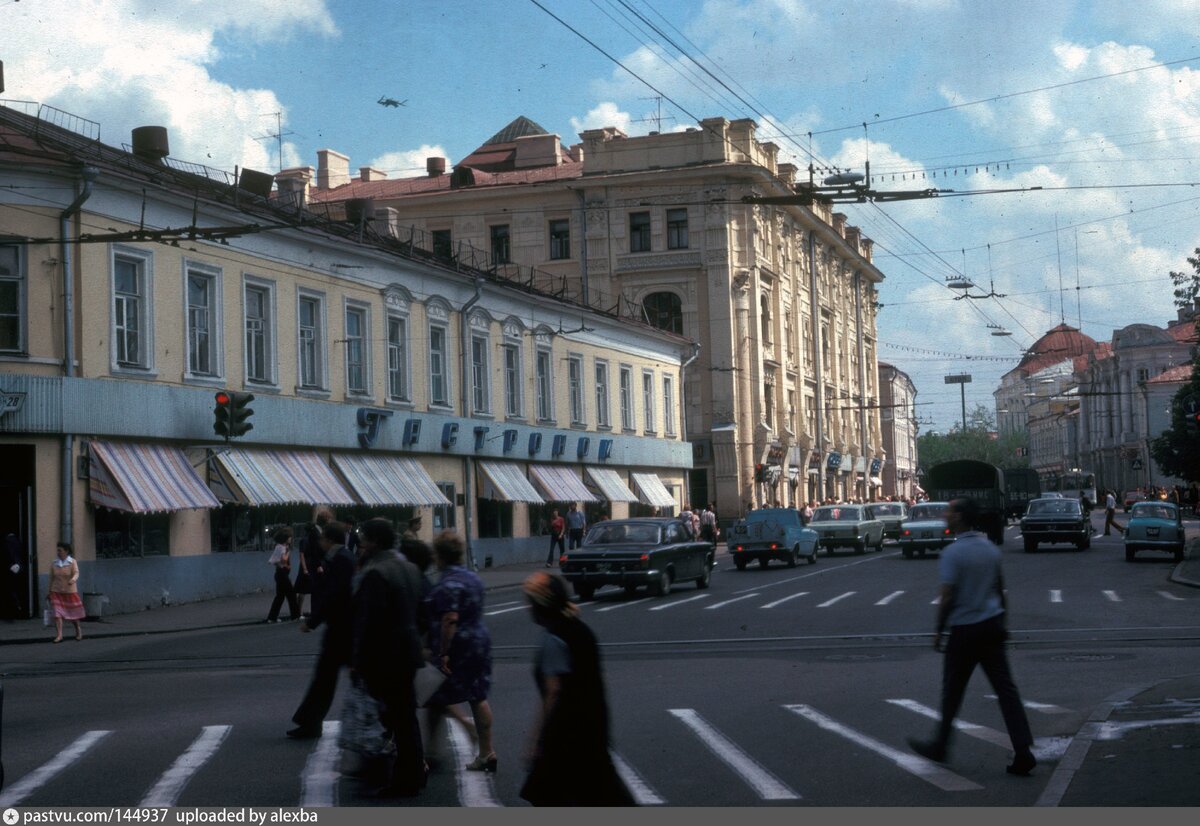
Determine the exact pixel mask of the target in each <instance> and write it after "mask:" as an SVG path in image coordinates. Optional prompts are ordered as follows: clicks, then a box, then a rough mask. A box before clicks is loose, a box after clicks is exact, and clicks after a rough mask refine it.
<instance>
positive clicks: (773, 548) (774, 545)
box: [771, 542, 779, 551]
mask: <svg viewBox="0 0 1200 826" xmlns="http://www.w3.org/2000/svg"><path fill="white" fill-rule="evenodd" d="M778 547H779V546H778V545H776V544H775V543H774V542H772V543H771V550H772V551H773V550H775V549H777V548H778Z"/></svg>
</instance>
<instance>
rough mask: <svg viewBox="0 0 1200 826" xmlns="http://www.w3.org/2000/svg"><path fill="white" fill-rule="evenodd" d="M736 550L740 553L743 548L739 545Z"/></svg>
mask: <svg viewBox="0 0 1200 826" xmlns="http://www.w3.org/2000/svg"><path fill="white" fill-rule="evenodd" d="M734 550H735V551H740V550H742V546H741V545H738V546H736V547H735V548H734Z"/></svg>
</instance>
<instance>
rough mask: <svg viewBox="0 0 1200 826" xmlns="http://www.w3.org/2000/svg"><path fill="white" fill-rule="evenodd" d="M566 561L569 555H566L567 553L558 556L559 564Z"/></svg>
mask: <svg viewBox="0 0 1200 826" xmlns="http://www.w3.org/2000/svg"><path fill="white" fill-rule="evenodd" d="M566 561H567V555H566V554H563V555H562V556H560V557H559V558H558V564H559V565H562V564H563V563H564V562H566Z"/></svg>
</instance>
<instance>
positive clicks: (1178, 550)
mask: <svg viewBox="0 0 1200 826" xmlns="http://www.w3.org/2000/svg"><path fill="white" fill-rule="evenodd" d="M1175 561H1176V562H1183V548H1176V549H1175Z"/></svg>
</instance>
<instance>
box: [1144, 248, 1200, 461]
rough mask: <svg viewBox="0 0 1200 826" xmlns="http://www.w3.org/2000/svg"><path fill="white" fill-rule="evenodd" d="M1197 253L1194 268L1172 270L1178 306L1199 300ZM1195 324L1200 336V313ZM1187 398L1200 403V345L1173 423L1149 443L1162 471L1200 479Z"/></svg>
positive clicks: (1174, 405)
mask: <svg viewBox="0 0 1200 826" xmlns="http://www.w3.org/2000/svg"><path fill="white" fill-rule="evenodd" d="M1194 253H1195V254H1194V255H1193V256H1192V257H1191V258H1189V259H1188V260H1187V261H1188V263H1189V264H1191V265H1192V271H1191V272H1172V273H1171V282H1172V283H1173V284H1174V285H1175V306H1177V307H1179V308H1180V309H1183V310H1186V309H1190V308H1193V307H1195V306H1197V301H1200V247H1197V248H1196V249H1195V250H1194ZM1195 324H1196V332H1197V335H1198V336H1200V314H1198V315H1197V317H1196V320H1195ZM1188 401H1195V402H1197V403H1200V346H1198V347H1197V348H1196V351H1195V354H1194V357H1193V359H1192V378H1191V380H1190V381H1189V382H1188V383H1187V384H1185V385H1184V386H1183V387H1181V388H1180V389H1179V392H1177V393H1176V394H1175V397H1174V398H1173V399H1172V400H1171V427H1170V428H1168V429H1167V430H1164V431H1163V432H1162V435H1160V436H1159V437H1158V438H1156V439H1155V440H1154V441H1152V442H1151V443H1150V455H1151V456H1152V457H1153V458H1154V461H1155V462H1157V463H1158V466H1159V467H1160V468H1162V471H1163V473H1166V474H1169V475H1171V476H1174V477H1176V478H1177V479H1184V480H1186V481H1189V482H1192V481H1197V480H1200V431H1196V430H1192V429H1191V428H1190V427H1189V426H1188V421H1187V418H1186V417H1185V415H1184V411H1185V409H1186V405H1187V402H1188Z"/></svg>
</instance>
